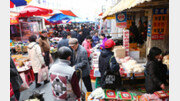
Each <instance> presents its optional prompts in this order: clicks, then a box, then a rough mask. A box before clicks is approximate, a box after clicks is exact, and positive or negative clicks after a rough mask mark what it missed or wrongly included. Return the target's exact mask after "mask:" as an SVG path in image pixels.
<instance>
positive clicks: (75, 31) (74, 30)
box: [71, 27, 78, 38]
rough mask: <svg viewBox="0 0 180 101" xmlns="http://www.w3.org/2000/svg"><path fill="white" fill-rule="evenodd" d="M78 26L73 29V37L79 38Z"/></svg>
mask: <svg viewBox="0 0 180 101" xmlns="http://www.w3.org/2000/svg"><path fill="white" fill-rule="evenodd" d="M77 34H78V33H77V28H76V27H75V28H74V29H73V30H71V38H77Z"/></svg>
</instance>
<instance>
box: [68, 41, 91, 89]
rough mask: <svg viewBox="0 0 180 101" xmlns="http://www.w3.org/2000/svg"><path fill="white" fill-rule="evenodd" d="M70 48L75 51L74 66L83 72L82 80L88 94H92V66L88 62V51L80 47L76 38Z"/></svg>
mask: <svg viewBox="0 0 180 101" xmlns="http://www.w3.org/2000/svg"><path fill="white" fill-rule="evenodd" d="M69 46H70V47H71V48H72V49H73V57H72V60H71V62H72V65H73V68H75V69H76V70H78V69H80V70H82V79H83V82H84V85H85V87H86V89H87V91H88V92H92V85H91V79H90V65H89V62H88V55H87V51H86V49H85V48H84V47H83V46H81V45H79V43H78V40H77V39H76V38H71V39H70V40H69Z"/></svg>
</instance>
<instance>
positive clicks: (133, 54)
mask: <svg viewBox="0 0 180 101" xmlns="http://www.w3.org/2000/svg"><path fill="white" fill-rule="evenodd" d="M129 56H130V57H132V58H133V59H135V60H136V59H139V58H140V51H130V52H129Z"/></svg>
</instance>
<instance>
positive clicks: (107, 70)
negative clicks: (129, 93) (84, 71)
mask: <svg viewBox="0 0 180 101" xmlns="http://www.w3.org/2000/svg"><path fill="white" fill-rule="evenodd" d="M104 46H105V49H104V50H102V52H101V54H100V56H99V71H100V73H101V87H102V88H103V89H114V90H115V89H120V87H121V77H120V73H119V68H120V67H119V64H118V63H117V61H116V59H115V57H114V53H113V51H112V50H113V49H114V46H115V42H114V41H113V40H112V39H109V40H107V41H106V42H105V45H104Z"/></svg>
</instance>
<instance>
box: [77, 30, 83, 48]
mask: <svg viewBox="0 0 180 101" xmlns="http://www.w3.org/2000/svg"><path fill="white" fill-rule="evenodd" d="M82 33H83V32H82V30H79V31H78V35H77V39H78V42H79V44H80V45H82V42H83V38H82Z"/></svg>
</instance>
